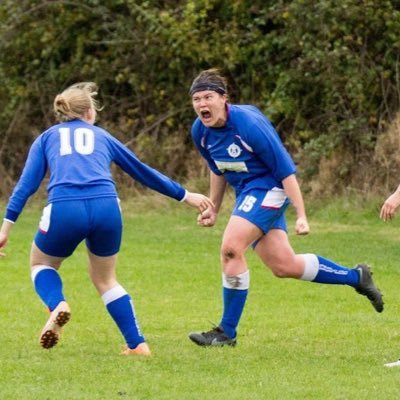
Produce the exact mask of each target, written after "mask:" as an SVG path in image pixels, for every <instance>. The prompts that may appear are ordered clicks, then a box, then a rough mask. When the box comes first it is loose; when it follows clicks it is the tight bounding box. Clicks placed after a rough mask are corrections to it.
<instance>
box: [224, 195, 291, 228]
mask: <svg viewBox="0 0 400 400" xmlns="http://www.w3.org/2000/svg"><path fill="white" fill-rule="evenodd" d="M289 204H290V202H289V199H288V198H287V196H286V194H285V192H284V190H283V189H280V188H273V189H271V190H268V191H267V190H261V189H253V190H250V191H247V192H245V193H241V194H240V195H239V196H238V198H237V199H236V203H235V208H234V209H233V212H232V215H237V216H239V217H242V218H244V219H247V220H248V221H250V222H251V223H253V224H254V225H256V226H257V227H258V228H259V229H260V230H261V231H262V232H263V233H264V234H266V233H268V232H269V231H270V230H271V229H282V230H284V231H287V227H286V220H285V211H286V208H287V207H288V205H289Z"/></svg>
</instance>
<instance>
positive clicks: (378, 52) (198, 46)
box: [0, 0, 400, 193]
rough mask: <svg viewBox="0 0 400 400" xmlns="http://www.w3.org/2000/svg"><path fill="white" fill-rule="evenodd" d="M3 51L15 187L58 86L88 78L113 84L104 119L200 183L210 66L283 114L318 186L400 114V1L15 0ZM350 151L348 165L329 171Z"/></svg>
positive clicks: (4, 152) (5, 125)
mask: <svg viewBox="0 0 400 400" xmlns="http://www.w3.org/2000/svg"><path fill="white" fill-rule="evenodd" d="M0 53H1V54H2V57H1V58H0V80H1V82H2V85H1V87H0V116H1V118H0V173H1V174H2V176H3V177H4V179H3V180H2V185H0V191H1V193H6V192H7V193H8V190H9V187H10V185H11V184H12V183H13V182H14V181H15V179H16V177H17V176H18V174H19V172H20V170H21V166H22V164H23V161H24V158H25V157H26V152H27V148H28V146H29V144H30V143H31V142H32V140H33V138H34V137H35V136H36V135H37V134H38V133H40V132H41V131H42V130H44V129H45V128H46V127H47V126H48V125H50V124H51V123H53V122H54V120H53V117H52V110H51V104H52V101H53V98H54V96H55V94H56V93H58V92H59V91H61V90H62V89H63V88H65V87H67V86H68V85H69V84H72V83H74V82H76V81H81V80H93V81H96V82H97V83H98V84H99V85H100V95H101V97H102V100H103V102H104V104H105V109H104V111H103V112H102V114H101V116H100V117H101V119H100V121H99V123H100V124H101V125H103V126H104V127H105V128H107V129H109V130H110V131H111V132H112V133H114V134H115V135H116V136H117V137H118V138H119V139H121V140H122V141H123V142H125V143H127V144H128V145H129V146H132V148H133V149H134V150H135V151H136V152H137V153H138V155H139V156H140V157H141V158H142V159H143V160H145V161H147V162H148V163H150V164H151V165H153V166H154V167H157V168H159V169H161V170H162V171H164V172H166V173H168V174H170V175H172V176H173V177H175V178H178V179H181V180H182V179H192V178H193V173H194V172H195V171H197V170H198V169H199V168H197V166H198V165H199V161H198V159H197V157H198V156H197V155H194V154H193V145H192V143H191V139H190V135H189V130H190V125H191V122H192V120H193V118H194V113H193V111H192V109H191V104H190V99H189V97H188V94H187V91H188V87H189V86H190V83H191V81H192V79H193V78H194V77H195V76H196V75H197V73H198V72H199V71H200V70H201V69H204V68H208V67H219V68H221V69H222V71H223V72H224V73H225V74H226V76H227V77H228V80H229V82H230V95H231V100H232V102H241V103H253V104H256V105H258V106H259V107H260V108H261V109H262V110H263V111H264V112H265V113H266V114H267V115H268V116H269V117H270V119H271V120H272V121H273V123H274V124H275V125H276V126H277V128H278V130H279V132H280V134H281V136H282V138H283V140H284V141H285V143H286V144H287V146H288V147H289V149H290V150H291V152H292V154H293V155H294V156H295V159H296V160H297V161H298V162H299V164H300V168H299V169H300V171H301V174H302V177H303V180H304V182H305V183H306V184H308V183H310V185H308V186H309V188H310V189H312V188H313V186H312V185H311V183H312V182H313V181H315V180H316V179H318V178H319V179H324V180H325V179H327V180H332V179H336V180H337V178H339V185H337V186H338V187H340V186H343V185H348V184H349V183H350V182H354V179H353V178H354V176H356V175H357V168H359V165H360V163H363V160H366V159H367V160H369V159H372V157H373V154H374V152H375V147H376V143H377V140H378V138H379V137H380V135H381V134H382V132H385V131H386V129H387V128H388V126H389V125H390V123H391V121H392V119H393V116H394V115H395V113H396V111H397V110H398V108H399V93H400V85H399V79H398V77H399V72H400V71H399V58H400V4H399V3H398V2H397V1H389V0H381V1H379V2H376V1H374V0H364V1H362V2H360V1H356V0H343V1H340V2H337V1H334V0H320V1H313V0H293V1H284V0H274V1H272V0H252V1H249V0H230V1H227V0H220V1H212V0H180V1H172V0H164V1H162V0H158V1H157V0H148V1H136V0H103V1H100V0H86V1H82V2H74V1H68V2H67V1H65V2H64V1H49V2H43V1H40V0H21V1H18V2H15V1H12V0H3V1H2V2H1V3H0ZM338 155H339V156H340V173H339V174H337V171H334V173H333V174H331V175H329V174H325V173H324V174H320V168H321V167H322V166H323V164H321V162H322V163H326V162H328V164H329V160H330V159H335V158H336V159H337V158H338ZM375 160H377V159H376V158H375ZM376 162H377V161H376ZM371 164H372V167H371ZM369 165H370V168H372V171H374V170H375V169H376V167H377V165H375V164H373V163H372V162H370V163H369ZM194 166H196V167H194ZM367 167H368V166H366V167H365V168H367ZM204 171H205V170H204ZM203 173H205V172H203ZM368 176H369V178H368V179H374V177H373V173H372V172H371V173H370V174H368ZM121 179H122V178H121ZM327 183H328V182H327ZM363 184H365V183H364V182H363ZM306 186H307V185H306ZM324 186H325V187H326V186H328V185H324V184H322V186H321V187H324Z"/></svg>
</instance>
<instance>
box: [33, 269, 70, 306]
mask: <svg viewBox="0 0 400 400" xmlns="http://www.w3.org/2000/svg"><path fill="white" fill-rule="evenodd" d="M31 277H32V281H33V285H34V287H35V290H36V293H37V294H38V295H39V297H40V298H41V299H42V301H43V303H44V304H46V306H47V307H48V308H49V310H50V311H53V310H54V309H55V308H56V307H57V306H58V304H59V303H60V302H61V301H64V300H65V298H64V294H63V284H62V280H61V277H60V275H59V274H58V272H57V270H55V269H54V268H52V267H48V266H45V265H42V266H40V267H37V268H35V269H34V270H33V271H32V274H31Z"/></svg>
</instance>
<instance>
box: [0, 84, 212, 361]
mask: <svg viewBox="0 0 400 400" xmlns="http://www.w3.org/2000/svg"><path fill="white" fill-rule="evenodd" d="M96 94H97V93H96V85H95V84H94V83H92V82H83V83H77V84H75V85H73V86H71V87H69V88H68V89H66V90H64V91H63V92H62V93H61V94H59V95H57V96H56V97H55V100H54V111H55V113H56V117H57V119H58V121H59V122H60V123H59V124H57V125H54V126H52V127H51V128H49V129H48V130H46V131H45V132H43V133H42V134H41V135H40V136H39V137H38V138H37V139H36V140H35V141H34V142H33V144H32V147H31V148H30V151H29V155H28V158H27V161H26V164H25V167H24V170H23V172H22V175H21V177H20V179H19V181H18V183H17V185H16V186H15V188H14V191H13V193H12V196H11V197H10V199H9V201H8V205H7V207H6V213H5V218H4V221H3V224H2V227H1V229H0V249H2V248H3V247H4V246H5V245H6V243H7V240H8V236H9V233H10V230H11V227H12V226H13V224H14V223H15V222H16V220H17V218H18V216H19V214H20V213H21V211H22V209H23V207H24V206H25V203H26V201H27V200H28V198H29V197H30V196H31V195H32V194H33V193H35V192H36V190H37V189H38V187H39V185H40V183H41V181H42V180H43V178H44V176H45V174H46V172H47V171H49V172H50V180H49V184H48V187H47V190H48V205H47V206H46V207H45V208H44V210H43V215H42V218H41V220H40V223H39V228H38V231H37V233H36V236H35V240H34V242H33V244H32V250H31V257H30V262H31V276H32V281H33V284H34V287H35V290H36V292H37V294H38V295H39V297H40V298H41V299H42V301H43V302H44V303H45V304H46V305H47V307H48V308H49V310H50V313H51V314H50V318H49V319H48V321H47V323H46V325H45V326H44V328H43V330H42V332H41V334H40V344H41V346H42V347H43V348H45V349H49V348H52V347H53V346H55V345H56V344H57V342H58V340H59V335H60V330H61V328H62V327H63V326H64V325H65V324H66V323H67V322H68V320H69V319H70V315H71V313H70V308H69V306H68V304H67V302H66V301H65V297H64V294H63V287H62V280H61V277H60V275H59V273H58V269H59V268H60V266H61V264H62V262H63V261H64V259H65V258H67V257H69V256H70V255H71V254H72V253H73V252H74V250H75V248H76V247H77V246H78V244H79V243H80V242H81V241H82V240H84V239H85V241H86V246H87V252H88V256H89V274H90V278H91V280H92V282H93V284H94V286H95V287H96V289H97V291H98V292H99V294H100V295H101V297H102V299H103V302H104V305H105V306H106V308H107V310H108V312H109V313H110V315H111V317H112V318H113V319H114V321H115V323H116V324H117V326H118V328H119V330H120V331H121V334H122V335H123V337H124V339H125V341H126V349H125V350H124V351H123V353H122V354H124V355H130V354H137V355H145V356H148V355H150V349H149V346H148V345H147V343H146V342H145V338H144V336H143V334H142V333H141V331H140V329H139V326H138V323H137V320H136V316H135V310H134V306H133V302H132V298H131V297H130V296H129V294H128V293H127V292H126V290H125V289H124V288H123V287H122V286H121V285H120V284H119V283H118V281H117V277H116V262H117V253H118V251H119V249H120V244H121V234H122V216H121V210H120V207H119V200H118V197H117V192H116V188H115V184H114V181H113V178H112V175H111V172H110V164H111V162H115V163H116V164H117V165H118V166H119V167H120V168H122V169H123V170H124V171H125V172H127V173H128V174H129V175H130V176H131V177H132V178H133V179H136V180H137V181H139V182H141V183H142V184H143V185H145V186H148V187H149V188H151V189H153V190H156V191H158V192H160V193H162V194H164V195H166V196H169V197H172V198H174V199H176V200H178V201H181V202H186V203H187V204H189V205H190V206H192V207H197V208H198V209H199V211H200V212H201V211H204V210H205V209H207V208H208V207H210V206H212V203H211V201H210V200H209V199H208V198H207V197H206V196H203V195H201V194H197V193H190V192H188V191H187V190H185V189H184V188H183V187H182V186H181V185H180V184H178V183H177V182H175V181H173V180H171V179H170V178H168V177H166V176H164V175H163V174H161V173H160V172H158V171H156V170H154V169H153V168H151V167H149V166H148V165H146V164H144V163H143V162H141V161H140V160H139V159H138V158H137V157H136V155H135V154H134V153H133V152H131V151H130V150H129V149H128V148H127V147H126V146H124V145H123V144H122V143H121V142H119V141H118V140H117V139H115V138H114V137H113V136H111V135H110V134H109V133H108V132H107V131H105V130H104V129H101V128H99V127H98V126H95V125H94V122H95V119H96V113H97V111H98V110H99V106H98V103H97V101H96V99H95V96H96ZM1 255H4V253H1ZM89 318H90V317H89Z"/></svg>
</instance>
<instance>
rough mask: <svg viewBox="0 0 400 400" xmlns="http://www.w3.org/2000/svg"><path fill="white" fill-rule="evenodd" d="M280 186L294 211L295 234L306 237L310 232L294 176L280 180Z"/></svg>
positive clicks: (301, 196) (301, 197) (298, 186)
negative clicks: (295, 216)
mask: <svg viewBox="0 0 400 400" xmlns="http://www.w3.org/2000/svg"><path fill="white" fill-rule="evenodd" d="M282 186H283V188H284V190H285V193H286V195H287V196H288V198H289V199H290V201H291V203H292V205H293V207H294V208H295V210H296V215H297V219H296V233H297V234H298V235H307V234H308V233H309V232H310V227H309V225H308V221H307V215H306V210H305V206H304V200H303V195H302V193H301V190H300V185H299V183H298V181H297V178H296V175H295V174H292V175H289V176H288V177H286V178H284V179H283V180H282Z"/></svg>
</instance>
